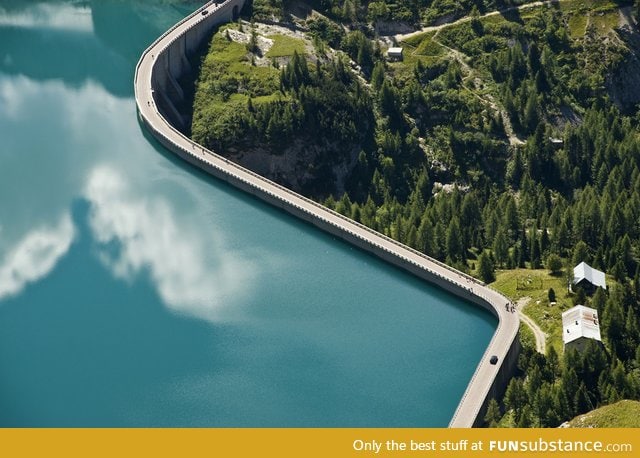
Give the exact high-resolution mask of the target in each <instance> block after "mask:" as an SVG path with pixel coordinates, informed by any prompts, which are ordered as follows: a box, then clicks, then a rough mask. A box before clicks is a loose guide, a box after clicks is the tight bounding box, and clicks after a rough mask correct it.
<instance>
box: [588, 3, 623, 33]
mask: <svg viewBox="0 0 640 458" xmlns="http://www.w3.org/2000/svg"><path fill="white" fill-rule="evenodd" d="M618 20H619V15H618V10H617V9H616V10H612V11H607V12H601V13H598V12H596V13H593V14H592V15H591V18H590V21H591V23H592V24H593V25H594V26H595V28H596V30H597V31H598V33H600V34H601V35H606V34H608V33H609V32H610V31H611V30H613V29H615V28H616V27H617V26H618Z"/></svg>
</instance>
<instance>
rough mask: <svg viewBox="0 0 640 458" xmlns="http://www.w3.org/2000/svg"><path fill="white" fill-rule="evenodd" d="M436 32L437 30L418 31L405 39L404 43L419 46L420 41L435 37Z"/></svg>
mask: <svg viewBox="0 0 640 458" xmlns="http://www.w3.org/2000/svg"><path fill="white" fill-rule="evenodd" d="M435 34H436V33H435V32H423V33H417V34H415V35H413V36H412V37H409V38H406V39H404V40H403V41H402V43H403V44H406V45H408V46H413V47H414V48H417V47H418V46H420V43H422V42H423V41H424V40H426V39H431V38H433V36H434V35H435Z"/></svg>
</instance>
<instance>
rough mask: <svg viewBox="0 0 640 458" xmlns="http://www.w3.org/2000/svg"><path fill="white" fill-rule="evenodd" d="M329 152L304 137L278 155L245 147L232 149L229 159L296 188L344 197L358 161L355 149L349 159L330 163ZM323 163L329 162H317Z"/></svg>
mask: <svg viewBox="0 0 640 458" xmlns="http://www.w3.org/2000/svg"><path fill="white" fill-rule="evenodd" d="M329 149H331V148H329ZM326 155H327V148H326V147H322V146H318V145H312V144H309V143H307V142H303V141H300V140H296V141H294V142H293V144H292V145H291V146H289V147H287V148H286V149H284V151H283V152H282V153H281V154H277V155H275V154H272V153H271V152H269V151H267V150H266V149H263V148H260V147H255V148H243V150H242V151H241V152H240V151H237V150H232V149H230V150H229V158H230V159H231V160H233V161H234V162H236V163H237V164H240V165H242V166H243V167H246V168H248V169H249V170H251V171H253V172H256V173H257V174H259V175H262V176H264V177H266V178H268V179H270V180H272V181H275V182H276V183H279V184H281V185H283V186H285V187H287V188H289V189H292V190H293V191H296V192H302V193H305V192H308V193H309V195H321V196H323V195H328V194H333V195H335V196H341V195H342V194H343V193H344V191H345V181H346V179H347V178H348V176H349V175H350V174H351V171H352V170H353V167H354V166H355V163H356V154H355V150H354V151H352V152H351V154H350V155H349V157H348V158H347V159H346V160H343V161H339V162H331V163H329V162H327V160H326ZM320 158H324V159H320ZM322 163H324V164H326V165H325V167H323V168H318V167H317V164H322Z"/></svg>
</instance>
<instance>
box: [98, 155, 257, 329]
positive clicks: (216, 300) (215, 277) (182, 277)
mask: <svg viewBox="0 0 640 458" xmlns="http://www.w3.org/2000/svg"><path fill="white" fill-rule="evenodd" d="M86 197H87V199H88V200H89V202H90V204H91V213H90V216H89V224H90V227H91V229H92V231H93V233H94V237H95V238H96V240H97V241H98V242H99V243H100V244H101V248H100V253H99V254H100V258H101V260H102V261H103V262H104V263H105V265H106V266H107V267H109V268H110V269H111V270H112V272H113V273H114V275H115V276H117V277H119V278H122V279H125V280H129V281H132V279H133V278H134V276H135V275H136V274H138V273H140V272H141V271H147V272H148V273H149V276H150V278H151V279H152V280H153V282H154V284H155V286H156V288H157V290H158V293H159V295H160V296H161V298H162V299H163V300H164V301H165V303H166V304H167V305H168V306H170V307H171V308H172V309H173V310H175V311H178V312H182V313H188V314H191V315H195V316H198V317H200V318H204V319H208V320H219V319H221V312H222V311H223V308H224V307H225V306H228V305H230V303H231V301H234V302H235V301H236V300H237V299H238V298H240V297H241V296H243V295H244V294H245V293H247V292H248V290H249V288H247V285H248V284H251V277H253V274H254V270H255V268H254V266H253V264H252V263H251V262H250V261H248V260H246V259H242V258H241V257H240V256H238V254H237V253H233V252H231V251H229V250H228V249H227V248H225V247H223V246H222V243H220V240H216V238H215V237H214V236H213V235H211V236H209V233H211V232H213V230H214V228H202V227H200V228H195V227H190V225H189V224H188V223H186V222H183V221H181V222H178V221H177V219H176V218H175V215H174V211H173V210H172V209H171V207H170V206H169V204H168V203H167V201H165V200H163V199H161V198H159V197H156V198H154V199H149V198H147V197H145V196H143V195H141V194H140V195H138V194H136V193H135V192H134V191H133V190H132V189H131V188H130V187H129V185H128V184H127V183H125V181H124V180H123V179H122V177H121V176H120V175H118V174H117V173H116V172H115V171H114V170H113V169H111V168H108V167H99V168H97V169H95V170H94V171H93V172H92V173H91V174H90V177H89V181H88V185H87V188H86ZM113 242H116V243H117V249H114V245H113Z"/></svg>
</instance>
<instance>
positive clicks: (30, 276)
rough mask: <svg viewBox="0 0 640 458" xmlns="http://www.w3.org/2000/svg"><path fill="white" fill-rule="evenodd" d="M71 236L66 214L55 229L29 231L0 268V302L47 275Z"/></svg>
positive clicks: (72, 235) (71, 230)
mask: <svg viewBox="0 0 640 458" xmlns="http://www.w3.org/2000/svg"><path fill="white" fill-rule="evenodd" d="M74 234H75V230H74V227H73V223H72V221H71V216H70V215H69V214H65V215H63V216H62V218H60V221H59V223H58V225H57V226H55V227H42V228H39V229H35V230H32V231H31V232H29V233H28V234H27V235H26V236H25V237H24V238H22V240H20V241H19V242H18V243H17V244H16V246H15V248H13V249H12V250H11V251H9V252H8V253H7V255H6V256H5V259H4V260H3V262H2V264H1V265H0V300H1V299H4V298H6V297H9V296H14V295H16V294H18V293H20V292H21V291H22V290H23V289H24V288H25V287H26V286H27V284H29V283H33V282H35V281H37V280H39V279H41V278H43V277H45V276H46V275H48V274H49V272H51V271H52V270H53V268H54V267H55V266H56V264H57V263H58V261H59V260H60V259H61V258H62V257H63V256H64V255H65V254H66V253H67V251H69V247H70V246H71V242H73V238H74Z"/></svg>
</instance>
